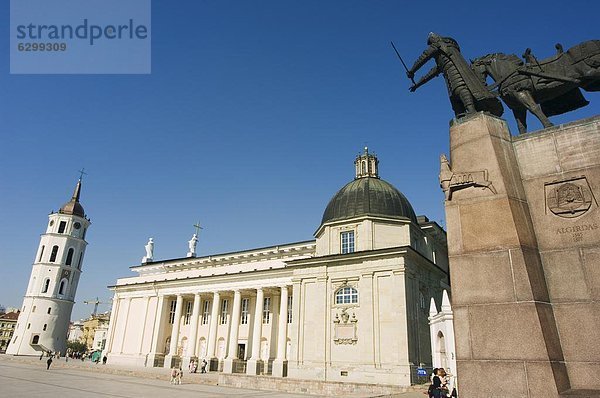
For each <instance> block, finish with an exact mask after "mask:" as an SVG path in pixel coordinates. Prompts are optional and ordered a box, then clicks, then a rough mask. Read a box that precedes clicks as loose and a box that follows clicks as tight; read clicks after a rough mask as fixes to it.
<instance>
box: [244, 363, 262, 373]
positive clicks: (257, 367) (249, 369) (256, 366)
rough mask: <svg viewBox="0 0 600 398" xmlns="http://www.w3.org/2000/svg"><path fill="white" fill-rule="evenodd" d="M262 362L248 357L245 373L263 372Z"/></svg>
mask: <svg viewBox="0 0 600 398" xmlns="http://www.w3.org/2000/svg"><path fill="white" fill-rule="evenodd" d="M263 365H264V362H263V361H262V360H260V359H249V360H248V362H246V374H248V375H259V374H261V373H262V372H263Z"/></svg>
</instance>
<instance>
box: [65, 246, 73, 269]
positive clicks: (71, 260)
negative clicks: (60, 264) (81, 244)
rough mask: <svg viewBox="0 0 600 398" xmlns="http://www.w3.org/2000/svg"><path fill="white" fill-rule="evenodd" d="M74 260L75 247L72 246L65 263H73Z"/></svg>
mask: <svg viewBox="0 0 600 398" xmlns="http://www.w3.org/2000/svg"><path fill="white" fill-rule="evenodd" d="M72 262H73V248H70V249H69V252H68V253H67V260H66V261H65V264H66V265H71V263H72Z"/></svg>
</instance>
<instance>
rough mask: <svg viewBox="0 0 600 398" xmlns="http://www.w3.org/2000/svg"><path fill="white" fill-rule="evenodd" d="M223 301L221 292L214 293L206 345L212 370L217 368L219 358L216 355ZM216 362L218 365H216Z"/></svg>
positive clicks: (207, 356)
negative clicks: (220, 309) (218, 324)
mask: <svg viewBox="0 0 600 398" xmlns="http://www.w3.org/2000/svg"><path fill="white" fill-rule="evenodd" d="M220 303H221V295H220V294H219V292H214V293H213V302H212V310H211V313H210V325H209V329H208V346H207V347H206V358H208V360H209V366H210V370H216V369H217V367H218V363H219V360H218V358H217V357H216V356H215V348H216V345H217V321H218V318H219V305H220ZM214 363H215V364H216V365H214Z"/></svg>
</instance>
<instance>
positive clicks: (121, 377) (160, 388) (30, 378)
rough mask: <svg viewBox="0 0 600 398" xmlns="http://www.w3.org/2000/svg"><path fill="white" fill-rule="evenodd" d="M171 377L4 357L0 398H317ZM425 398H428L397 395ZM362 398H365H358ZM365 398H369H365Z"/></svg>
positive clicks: (198, 377)
mask: <svg viewBox="0 0 600 398" xmlns="http://www.w3.org/2000/svg"><path fill="white" fill-rule="evenodd" d="M168 375H169V371H168V370H166V369H162V368H150V369H145V368H144V369H139V368H125V367H116V366H110V365H106V366H103V365H99V364H93V363H91V362H89V361H87V362H80V361H78V360H70V361H69V362H68V363H67V362H65V360H64V358H62V359H60V360H55V361H54V362H53V363H52V365H51V367H50V370H46V358H44V359H43V360H41V361H40V360H39V359H37V358H32V357H10V356H5V355H0V384H1V385H2V388H1V391H2V393H1V394H0V395H1V396H5V397H13V398H19V397H36V396H40V395H43V396H60V397H61V398H76V397H77V398H80V397H118V398H130V397H131V398H134V397H135V398H137V397H148V398H153V397H165V396H169V395H172V394H176V396H177V397H178V398H188V397H195V398H198V397H239V398H243V397H268V398H283V397H286V398H294V397H296V398H307V397H311V396H313V397H314V395H306V394H292V393H285V392H277V391H258V390H247V389H240V388H232V387H222V386H217V385H216V379H217V378H216V376H217V375H216V374H214V373H213V374H205V375H202V374H193V375H190V374H187V373H186V374H185V375H184V378H183V384H182V385H171V384H170V383H169V381H168V378H169V376H168ZM394 396H395V397H400V398H423V397H424V395H423V393H419V392H409V393H404V394H397V395H394ZM356 397H357V398H358V397H360V396H359V395H356ZM362 397H365V396H364V395H362Z"/></svg>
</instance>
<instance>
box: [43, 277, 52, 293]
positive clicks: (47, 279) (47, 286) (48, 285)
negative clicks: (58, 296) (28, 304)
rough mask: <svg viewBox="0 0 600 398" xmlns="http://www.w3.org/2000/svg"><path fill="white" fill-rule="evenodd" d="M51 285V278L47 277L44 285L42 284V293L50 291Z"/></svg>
mask: <svg viewBox="0 0 600 398" xmlns="http://www.w3.org/2000/svg"><path fill="white" fill-rule="evenodd" d="M49 287H50V278H46V280H45V281H44V285H43V286H42V293H48V288H49Z"/></svg>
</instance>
